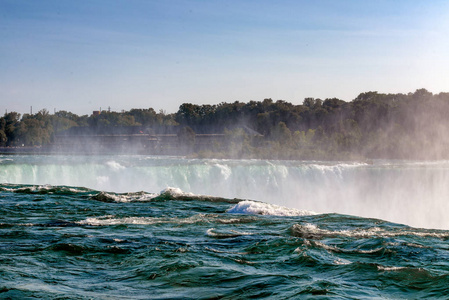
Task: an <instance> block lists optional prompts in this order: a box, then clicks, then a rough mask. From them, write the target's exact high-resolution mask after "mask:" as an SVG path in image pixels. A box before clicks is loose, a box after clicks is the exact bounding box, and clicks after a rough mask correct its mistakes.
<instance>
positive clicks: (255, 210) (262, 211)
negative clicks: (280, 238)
mask: <svg viewBox="0 0 449 300" xmlns="http://www.w3.org/2000/svg"><path fill="white" fill-rule="evenodd" d="M227 212H228V213H231V214H250V215H267V216H287V217H293V216H310V215H314V214H315V213H314V212H311V211H306V210H299V209H295V208H288V207H284V206H279V205H275V204H269V203H264V202H257V201H251V200H244V201H241V202H239V203H237V204H236V205H234V206H233V207H231V208H230V209H228V210H227Z"/></svg>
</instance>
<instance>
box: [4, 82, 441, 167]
mask: <svg viewBox="0 0 449 300" xmlns="http://www.w3.org/2000/svg"><path fill="white" fill-rule="evenodd" d="M448 114H449V93H439V94H432V93H430V92H429V91H427V90H425V89H419V90H416V91H415V92H414V93H408V94H381V93H378V92H366V93H361V94H360V95H358V96H357V97H356V98H355V99H354V100H352V101H350V102H346V101H343V100H340V99H337V98H328V99H325V100H321V99H314V98H306V99H304V101H303V103H302V104H300V105H294V104H292V103H289V102H287V101H284V100H277V101H273V100H272V99H264V100H263V101H249V102H247V103H243V102H239V101H235V102H233V103H226V102H222V103H220V104H217V105H208V104H207V105H196V104H192V103H184V104H182V105H181V106H180V107H179V110H178V111H177V112H176V113H172V114H167V113H165V112H164V111H159V112H156V111H155V110H154V109H152V108H148V109H131V110H130V111H122V112H114V111H110V110H107V111H94V112H92V114H91V115H82V116H78V115H76V114H73V113H71V112H67V111H58V112H55V113H54V114H50V113H49V112H48V110H45V109H43V110H41V111H39V112H37V113H35V114H24V115H21V114H19V113H17V112H9V113H5V115H4V116H3V117H1V118H0V153H6V154H21V153H23V154H25V153H26V154H55V153H59V154H145V155H181V156H189V157H198V158H259V159H300V160H306V159H317V160H351V159H356V160H360V159H376V158H385V159H388V158H389V159H448V158H449V151H448V150H449V135H447V132H448V130H449V118H447V115H448Z"/></svg>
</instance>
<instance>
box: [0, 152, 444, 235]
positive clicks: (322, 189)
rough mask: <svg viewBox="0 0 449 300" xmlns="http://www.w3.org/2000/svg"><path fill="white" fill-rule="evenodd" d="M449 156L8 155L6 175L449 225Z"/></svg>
mask: <svg viewBox="0 0 449 300" xmlns="http://www.w3.org/2000/svg"><path fill="white" fill-rule="evenodd" d="M448 180H449V162H447V161H441V162H418V161H416V162H410V161H375V162H373V163H372V164H371V163H370V164H367V163H356V162H350V163H345V162H344V163H337V162H299V161H265V160H210V159H206V160H205V159H183V158H179V157H167V156H130V155H122V156H117V155H101V156H66V155H64V156H58V155H56V156H13V157H10V156H2V172H1V173H0V181H1V182H4V183H10V184H24V183H26V184H34V185H45V184H50V185H64V186H81V187H87V188H91V189H95V190H99V191H111V192H121V193H128V192H137V191H146V192H149V193H158V192H160V191H161V190H163V189H164V188H167V187H176V188H180V189H181V190H182V191H184V192H188V193H194V194H197V195H211V196H218V197H225V198H230V199H232V198H238V199H250V200H256V201H263V202H267V203H271V204H277V205H281V206H286V207H290V208H297V209H301V210H309V211H313V212H316V213H340V214H349V215H355V216H362V217H368V218H378V219H382V220H387V221H390V222H395V223H401V224H406V225H410V226H414V227H424V228H433V229H449V221H448V218H447V216H446V212H447V211H448V209H449V203H448V202H447V201H446V200H447V195H449V186H448V185H447V182H448Z"/></svg>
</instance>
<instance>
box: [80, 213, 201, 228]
mask: <svg viewBox="0 0 449 300" xmlns="http://www.w3.org/2000/svg"><path fill="white" fill-rule="evenodd" d="M204 221H205V220H204V215H202V214H199V215H195V216H192V217H189V218H153V217H124V218H116V217H115V216H111V215H107V216H102V217H92V218H87V219H85V220H81V221H78V222H76V223H77V224H80V225H89V226H113V225H153V224H171V223H172V224H194V223H198V222H204Z"/></svg>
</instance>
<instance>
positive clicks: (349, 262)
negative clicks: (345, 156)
mask: <svg viewBox="0 0 449 300" xmlns="http://www.w3.org/2000/svg"><path fill="white" fill-rule="evenodd" d="M0 160H1V163H0V182H1V183H2V184H1V185H0V298H11V299H26V298H43V299H49V298H50V299H52V298H59V299H65V298H67V299H90V298H95V299H116V298H119V299H149V298H152V299H158V298H159V299H177V298H178V299H184V298H191V299H202V298H214V297H215V298H225V299H226V298H228V299H238V298H242V299H244V298H250V297H256V298H263V297H268V298H273V299H282V298H289V297H291V298H303V297H306V296H309V297H320V296H321V297H322V298H323V299H326V298H329V297H334V298H337V299H338V298H341V299H348V298H353V299H361V298H382V297H384V298H432V297H433V298H444V297H445V296H446V295H447V293H448V292H449V290H448V288H447V287H448V286H449V277H448V275H447V274H448V271H449V263H448V262H449V251H448V249H449V242H448V239H449V231H446V230H441V229H447V228H449V226H448V223H447V222H448V221H447V220H446V214H447V212H448V205H447V204H446V202H447V201H446V199H447V198H448V196H449V190H448V187H447V184H446V183H447V182H448V179H449V177H448V176H449V163H447V162H398V161H395V162H393V161H374V162H372V163H368V164H367V163H356V162H350V163H348V162H345V163H339V162H299V161H290V162H281V161H252V160H244V161H231V160H188V159H182V158H167V157H143V156H0ZM168 187H172V188H168ZM161 191H162V192H161ZM206 195H209V196H206ZM401 224H407V225H412V226H414V227H409V226H407V225H401ZM419 227H425V228H426V229H419ZM438 228H439V229H438Z"/></svg>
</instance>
